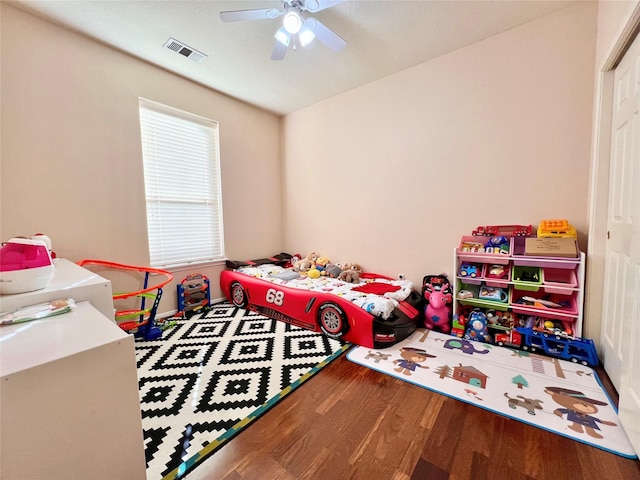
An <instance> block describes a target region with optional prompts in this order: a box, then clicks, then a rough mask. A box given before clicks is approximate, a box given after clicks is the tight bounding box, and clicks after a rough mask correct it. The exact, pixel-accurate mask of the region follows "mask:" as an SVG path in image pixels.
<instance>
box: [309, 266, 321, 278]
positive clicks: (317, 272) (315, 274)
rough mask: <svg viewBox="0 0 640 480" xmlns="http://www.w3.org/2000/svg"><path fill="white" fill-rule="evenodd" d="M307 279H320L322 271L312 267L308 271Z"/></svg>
mask: <svg viewBox="0 0 640 480" xmlns="http://www.w3.org/2000/svg"><path fill="white" fill-rule="evenodd" d="M307 277H309V278H320V270H318V269H317V268H316V267H311V268H310V269H309V270H308V271H307Z"/></svg>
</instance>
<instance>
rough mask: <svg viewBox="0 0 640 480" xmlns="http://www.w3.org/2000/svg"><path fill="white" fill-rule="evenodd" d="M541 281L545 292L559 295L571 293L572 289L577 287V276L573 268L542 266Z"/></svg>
mask: <svg viewBox="0 0 640 480" xmlns="http://www.w3.org/2000/svg"><path fill="white" fill-rule="evenodd" d="M542 283H543V286H544V291H545V292H547V293H557V294H559V295H571V293H572V290H573V289H575V288H577V287H578V277H577V276H576V272H575V270H569V269H566V268H543V269H542Z"/></svg>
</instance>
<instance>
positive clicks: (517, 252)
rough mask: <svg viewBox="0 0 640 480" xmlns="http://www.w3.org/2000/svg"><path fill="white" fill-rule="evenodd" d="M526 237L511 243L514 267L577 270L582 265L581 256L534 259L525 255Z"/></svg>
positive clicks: (513, 240)
mask: <svg viewBox="0 0 640 480" xmlns="http://www.w3.org/2000/svg"><path fill="white" fill-rule="evenodd" d="M525 241H526V237H514V238H513V239H512V242H511V247H512V249H511V251H512V259H513V264H514V265H520V266H526V267H542V268H545V267H547V268H557V269H575V268H576V267H577V266H578V265H579V264H580V255H578V257H576V258H567V257H532V256H528V255H525Z"/></svg>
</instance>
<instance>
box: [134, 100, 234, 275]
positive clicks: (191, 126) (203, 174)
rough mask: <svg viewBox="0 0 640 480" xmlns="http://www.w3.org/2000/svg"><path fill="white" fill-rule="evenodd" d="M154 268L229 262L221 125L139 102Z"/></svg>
mask: <svg viewBox="0 0 640 480" xmlns="http://www.w3.org/2000/svg"><path fill="white" fill-rule="evenodd" d="M140 130H141V132H142V158H143V163H144V184H145V194H146V200H147V229H148V232H149V255H150V258H151V266H153V267H171V266H177V265H185V264H190V263H199V262H207V261H212V260H220V259H222V258H224V245H223V234H222V195H221V190H220V162H219V155H218V151H219V150H218V124H217V122H214V121H212V120H208V119H206V118H203V117H199V116H197V115H193V114H190V113H187V112H183V111H180V110H176V109H174V108H171V107H167V106H164V105H160V104H158V103H154V102H151V101H148V100H144V99H140Z"/></svg>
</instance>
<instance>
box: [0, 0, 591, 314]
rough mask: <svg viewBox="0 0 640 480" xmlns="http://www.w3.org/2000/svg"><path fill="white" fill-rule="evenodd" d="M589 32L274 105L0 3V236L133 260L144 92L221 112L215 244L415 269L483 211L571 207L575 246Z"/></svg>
mask: <svg viewBox="0 0 640 480" xmlns="http://www.w3.org/2000/svg"><path fill="white" fill-rule="evenodd" d="M595 31H596V7H595V4H593V3H590V2H589V3H587V4H582V5H576V6H573V7H570V8H568V9H564V10H562V11H560V12H557V13H555V14H553V15H550V16H547V17H544V18H542V19H540V20H537V21H534V22H531V23H529V24H526V25H523V26H521V27H518V28H515V29H513V30H511V31H509V32H506V33H504V34H501V35H497V36H495V37H491V38H489V39H487V40H485V41H482V42H479V43H477V44H474V45H471V46H469V47H466V48H463V49H460V50H458V51H455V52H453V53H450V54H448V55H444V56H442V57H439V58H437V59H435V60H432V61H430V62H427V63H424V64H422V65H419V66H417V67H414V68H412V69H409V70H406V71H403V72H400V73H398V74H396V75H393V76H390V77H387V78H385V79H382V80H379V81H377V82H373V83H371V84H368V85H365V86H363V87H360V88H358V89H355V90H353V91H350V92H347V93H345V94H343V95H339V96H337V97H334V98H332V99H330V100H327V101H325V102H321V103H319V104H317V105H314V106H311V107H309V108H306V109H303V110H300V111H298V112H295V113H293V114H291V115H288V116H286V117H285V118H283V119H282V120H280V119H278V118H276V117H274V116H272V115H270V114H268V113H265V112H263V111H261V110H259V109H255V108H253V107H250V106H248V105H246V104H243V103H241V102H238V101H235V100H232V99H229V98H227V97H225V96H223V95H220V94H218V93H216V92H212V91H211V90H208V89H206V88H204V87H201V86H198V85H196V84H194V83H192V82H189V81H187V80H185V79H182V78H180V77H177V76H175V75H173V74H170V73H168V72H165V71H163V70H161V69H158V68H156V67H153V66H151V65H148V64H146V63H144V62H141V61H139V60H136V59H134V58H131V57H129V56H127V55H125V54H122V53H120V52H116V51H114V50H112V49H110V48H107V47H105V46H102V45H100V44H97V43H95V42H93V41H90V40H88V39H85V38H84V37H81V36H78V35H76V34H73V33H70V32H68V31H66V30H64V29H61V28H58V27H56V26H53V25H51V24H48V23H46V22H42V21H40V20H38V19H35V18H34V17H32V16H30V15H27V14H24V13H22V12H20V11H18V10H15V9H13V8H12V7H9V6H7V5H2V32H3V34H2V77H1V81H2V98H1V100H2V150H1V153H2V171H1V182H2V183H1V186H2V193H1V202H2V204H1V223H0V229H1V237H2V239H3V240H4V239H7V238H9V237H11V236H15V235H30V234H32V233H35V232H45V233H47V234H48V235H49V236H51V238H52V239H53V242H54V249H55V250H56V252H57V253H58V254H59V255H60V256H63V257H66V258H69V259H71V260H79V259H82V258H103V259H108V260H113V261H120V262H123V263H132V264H142V265H144V264H147V262H148V254H147V247H146V224H145V220H144V196H143V183H142V166H141V161H140V143H139V127H138V114H137V105H138V104H137V99H138V97H139V96H141V97H145V98H149V99H151V100H154V101H158V102H161V103H165V104H167V105H170V106H173V107H176V108H181V109H184V110H188V111H191V112H194V113H197V114H200V115H203V116H205V117H209V118H212V119H214V120H218V121H219V122H220V125H221V144H222V147H221V157H222V177H223V194H224V205H225V212H224V213H225V229H226V230H225V242H226V248H227V254H228V256H229V257H232V258H246V257H252V256H256V255H260V256H262V255H266V254H268V253H275V252H278V251H280V250H284V251H290V252H292V253H294V252H300V253H307V252H308V251H311V250H316V251H318V252H320V253H322V254H325V255H327V256H329V257H330V258H331V259H332V260H334V261H356V262H359V263H361V264H362V265H363V266H364V267H365V269H368V270H375V271H379V272H381V273H386V274H389V275H396V274H397V273H404V274H405V275H407V277H408V278H410V279H411V280H413V281H414V282H416V284H419V282H420V281H421V278H422V276H423V275H425V274H427V273H440V272H446V273H448V274H451V273H452V262H453V259H452V249H453V247H454V246H455V245H456V244H457V242H458V239H459V237H460V235H461V234H463V233H465V232H468V231H470V230H471V229H472V228H473V227H475V226H476V225H478V224H487V223H534V224H536V223H537V222H538V221H539V220H541V219H543V218H551V217H566V218H569V219H571V221H572V222H573V223H574V224H575V225H576V227H577V228H578V230H579V231H580V234H581V243H583V244H585V245H586V242H585V240H584V237H585V235H586V232H587V228H588V223H587V217H588V215H587V200H588V181H589V158H590V142H591V118H592V102H593V70H594V51H595V45H596V44H595ZM105 132H107V133H110V134H109V135H105ZM249 139H250V141H248V140H249ZM281 144H282V147H281ZM281 148H282V167H281V165H280V156H281V155H280V153H281ZM27 170H28V175H27ZM549 172H553V174H552V175H551V174H549ZM281 181H282V182H284V184H281ZM265 185H267V186H268V188H265ZM281 191H282V192H283V194H282V195H284V198H281ZM253 192H260V195H257V194H254V193H253ZM283 225H284V236H283V232H282V226H283ZM258 232H259V233H258ZM199 271H201V272H202V273H205V274H206V275H208V276H209V277H210V278H211V279H212V284H214V287H215V290H214V297H215V296H218V295H219V291H218V290H217V281H218V277H217V272H218V271H219V268H211V269H205V270H203V269H199ZM186 273H187V272H177V273H176V277H177V278H178V279H181V278H182V277H183V276H184V275H186ZM166 292H167V293H165V300H164V301H163V304H162V306H161V310H162V311H168V310H171V309H174V308H175V295H174V293H173V292H174V287H173V286H172V287H171V288H168V289H167V290H166Z"/></svg>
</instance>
